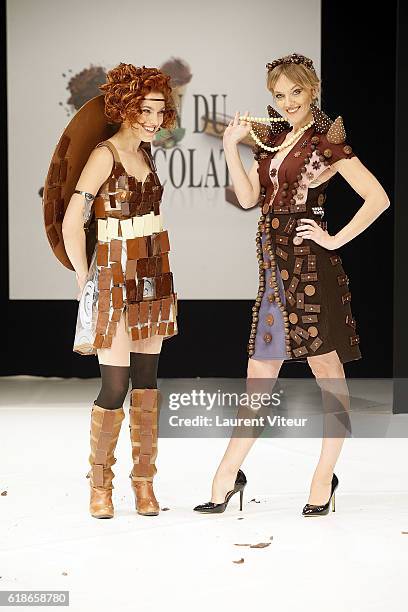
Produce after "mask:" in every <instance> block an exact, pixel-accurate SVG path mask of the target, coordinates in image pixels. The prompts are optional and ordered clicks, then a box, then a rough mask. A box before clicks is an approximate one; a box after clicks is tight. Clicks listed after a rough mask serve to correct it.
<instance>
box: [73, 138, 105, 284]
mask: <svg viewBox="0 0 408 612" xmlns="http://www.w3.org/2000/svg"><path fill="white" fill-rule="evenodd" d="M111 169H112V154H111V152H110V151H109V149H108V148H107V147H99V148H97V149H94V150H93V151H92V153H91V155H90V156H89V159H88V161H87V162H86V164H85V166H84V168H83V170H82V173H81V176H80V177H79V180H78V183H77V185H76V189H78V190H79V191H86V192H88V193H91V194H92V195H94V196H95V195H96V194H97V193H98V191H99V188H100V186H101V185H102V184H103V183H104V182H105V181H106V179H107V178H108V177H109V175H110V172H111ZM84 200H85V198H84V196H83V195H81V194H79V193H74V194H73V195H72V197H71V199H70V201H69V204H68V206H67V209H66V211H65V215H64V220H63V223H62V235H63V238H64V245H65V250H66V252H67V255H68V257H69V259H70V261H71V264H72V266H73V268H74V270H75V272H76V277H77V281H78V286H79V290H80V293H81V292H82V289H83V287H84V285H85V282H86V277H87V275H88V262H87V258H86V240H85V231H84V209H85V205H84Z"/></svg>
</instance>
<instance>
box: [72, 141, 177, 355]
mask: <svg viewBox="0 0 408 612" xmlns="http://www.w3.org/2000/svg"><path fill="white" fill-rule="evenodd" d="M98 146H106V147H108V148H109V149H110V151H111V153H112V157H113V168H112V173H111V176H110V177H109V178H108V179H107V181H106V182H105V183H104V184H103V185H102V186H101V188H100V189H99V191H98V194H97V196H96V197H95V198H94V201H93V202H92V208H89V209H87V208H86V207H85V212H84V227H85V229H86V227H87V224H88V223H89V222H90V220H91V219H93V222H94V224H95V226H96V237H97V243H96V246H95V250H94V253H93V256H92V259H91V263H90V266H89V271H88V276H87V281H86V283H85V286H84V289H83V291H82V294H81V298H80V302H79V308H78V316H77V323H76V333H75V339H74V351H75V352H78V353H80V354H82V355H93V354H96V352H97V350H98V349H105V348H110V347H111V345H112V339H113V337H114V336H115V334H116V329H117V325H118V323H119V321H120V319H121V315H122V313H123V312H124V313H125V320H126V327H127V331H128V334H129V337H130V339H131V340H133V341H135V340H144V339H147V338H150V337H151V336H155V335H160V336H163V338H164V339H166V338H170V337H172V336H174V335H175V334H177V333H178V328H177V318H176V315H177V294H176V293H175V292H174V286H173V274H172V272H171V271H170V263H169V252H170V243H169V236H168V232H167V231H166V230H164V229H163V226H162V215H161V213H160V202H161V197H162V192H163V188H162V186H161V185H160V182H159V179H158V177H157V174H156V171H155V168H154V164H153V163H152V162H151V160H150V158H149V157H147V161H148V162H149V164H150V166H151V168H152V171H151V172H150V173H149V174H148V176H147V177H146V179H145V180H144V181H143V182H142V181H139V180H137V179H135V177H133V176H131V175H129V174H127V172H126V170H125V168H124V167H123V165H122V164H121V161H120V158H119V155H118V152H117V150H116V148H115V147H114V146H113V144H112V143H111V142H110V141H104V142H103V143H100V144H99V145H98Z"/></svg>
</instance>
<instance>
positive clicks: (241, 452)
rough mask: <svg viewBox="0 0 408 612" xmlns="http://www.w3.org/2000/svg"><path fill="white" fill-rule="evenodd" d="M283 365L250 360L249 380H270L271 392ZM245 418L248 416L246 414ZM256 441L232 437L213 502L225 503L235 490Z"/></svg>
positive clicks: (219, 470) (278, 362) (216, 484)
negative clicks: (228, 495)
mask: <svg viewBox="0 0 408 612" xmlns="http://www.w3.org/2000/svg"><path fill="white" fill-rule="evenodd" d="M282 363H283V361H282V360H278V359H274V360H268V361H261V360H258V359H249V360H248V370H247V375H248V379H249V380H251V379H255V378H265V379H268V387H269V389H268V391H269V392H271V391H272V388H273V386H274V384H275V382H276V378H277V377H278V374H279V370H280V368H281V365H282ZM249 393H250V386H249ZM238 416H239V414H238ZM245 416H248V414H245ZM256 439H257V437H253V438H244V437H240V436H234V435H233V436H232V437H231V439H230V441H229V443H228V446H227V449H226V451H225V453H224V456H223V458H222V459H221V462H220V464H219V466H218V468H217V471H216V473H215V476H214V480H213V484H212V496H211V501H212V502H214V503H216V504H219V503H221V502H223V501H224V499H225V495H226V494H227V493H228V491H231V490H232V489H233V488H234V483H235V478H236V475H237V472H238V470H239V468H240V466H241V465H242V462H243V461H244V459H245V457H246V456H247V454H248V453H249V451H250V449H251V448H252V446H253V444H254V442H255V440H256Z"/></svg>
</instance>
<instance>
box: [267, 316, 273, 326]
mask: <svg viewBox="0 0 408 612" xmlns="http://www.w3.org/2000/svg"><path fill="white" fill-rule="evenodd" d="M273 322H274V318H273V315H272V314H268V315H267V317H266V323H267V325H273Z"/></svg>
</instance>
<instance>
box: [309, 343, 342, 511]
mask: <svg viewBox="0 0 408 612" xmlns="http://www.w3.org/2000/svg"><path fill="white" fill-rule="evenodd" d="M308 362H309V365H310V368H311V370H312V372H313V374H314V375H315V377H316V382H317V383H318V385H319V386H320V388H321V391H322V401H323V411H324V416H323V418H324V428H325V434H324V437H323V439H322V447H321V452H320V457H319V461H318V464H317V466H316V469H315V472H314V474H313V479H312V483H311V486H310V495H309V499H308V503H309V504H313V505H321V504H325V503H326V502H327V500H328V499H329V497H330V491H331V481H332V476H333V471H334V467H335V465H336V462H337V459H338V457H339V455H340V451H341V449H342V447H343V443H344V436H345V433H346V431H347V418H348V411H349V408H350V398H349V393H348V388H347V383H346V380H345V375H344V369H343V364H342V363H341V361H340V359H339V357H338V355H337V352H336V351H332V352H330V353H326V354H325V355H316V356H314V357H309V358H308ZM336 405H337V407H336ZM333 406H334V407H335V410H336V412H337V414H339V413H340V420H339V419H338V417H336V416H335V415H334V414H333ZM339 409H340V410H339ZM342 421H343V422H342ZM345 423H346V425H345ZM326 433H327V435H326Z"/></svg>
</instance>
